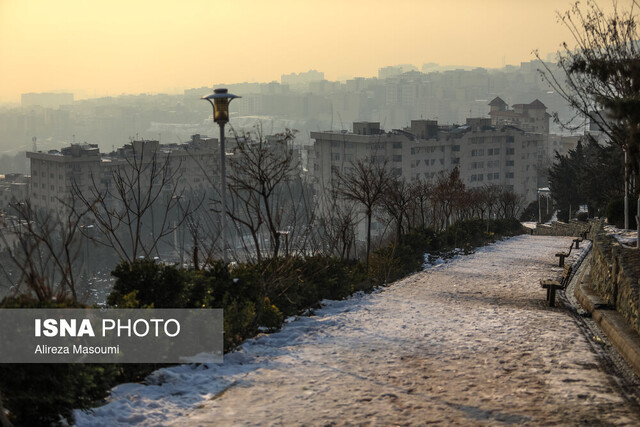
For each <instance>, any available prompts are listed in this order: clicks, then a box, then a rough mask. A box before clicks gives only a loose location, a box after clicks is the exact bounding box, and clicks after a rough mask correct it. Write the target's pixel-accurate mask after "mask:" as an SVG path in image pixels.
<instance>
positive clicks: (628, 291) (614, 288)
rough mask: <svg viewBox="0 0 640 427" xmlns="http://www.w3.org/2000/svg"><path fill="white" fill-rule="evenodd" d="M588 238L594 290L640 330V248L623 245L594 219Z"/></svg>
mask: <svg viewBox="0 0 640 427" xmlns="http://www.w3.org/2000/svg"><path fill="white" fill-rule="evenodd" d="M589 238H590V239H591V240H592V241H593V246H592V249H591V250H592V255H591V282H592V286H593V289H594V291H595V292H596V293H597V294H598V295H599V296H600V297H601V298H603V299H604V300H605V301H606V302H607V304H609V305H610V306H612V307H615V308H616V310H617V311H618V312H619V313H620V314H622V315H623V316H624V317H625V319H627V321H628V322H629V324H630V325H631V326H632V327H633V328H634V329H635V330H636V331H637V332H639V333H640V317H639V316H638V311H639V307H640V252H638V251H637V250H635V249H628V248H623V247H622V246H621V245H620V244H619V243H618V242H617V241H616V239H615V238H614V237H613V236H610V235H607V234H606V233H605V232H604V231H603V229H602V222H599V223H598V222H595V223H593V226H592V228H591V232H590V233H589Z"/></svg>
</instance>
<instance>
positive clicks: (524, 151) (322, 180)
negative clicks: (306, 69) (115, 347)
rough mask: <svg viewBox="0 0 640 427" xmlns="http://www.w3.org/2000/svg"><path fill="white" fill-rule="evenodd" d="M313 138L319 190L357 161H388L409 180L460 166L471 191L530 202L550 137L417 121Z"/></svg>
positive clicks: (507, 128)
mask: <svg viewBox="0 0 640 427" xmlns="http://www.w3.org/2000/svg"><path fill="white" fill-rule="evenodd" d="M311 138H312V140H314V141H315V142H314V149H313V152H312V153H311V154H312V155H313V160H312V161H310V165H313V166H312V167H313V169H312V172H313V176H314V180H315V183H316V185H317V186H318V188H319V190H320V191H322V190H323V189H326V188H329V187H330V186H331V185H332V180H333V179H334V178H335V173H336V172H340V171H343V170H344V169H345V168H349V167H351V163H352V162H354V161H357V160H359V159H364V158H368V159H370V160H372V161H379V160H382V159H386V160H387V161H388V164H389V167H390V168H391V170H392V172H393V174H394V175H396V176H399V177H404V178H405V179H406V180H409V181H411V180H416V179H421V180H427V181H428V180H434V179H435V178H436V176H437V175H438V174H439V173H440V172H442V171H450V170H452V169H453V168H455V167H457V168H458V169H459V170H460V177H461V179H462V180H463V181H464V183H465V184H466V185H467V186H468V187H471V188H472V187H481V186H484V185H487V184H489V185H490V184H496V185H500V186H502V187H504V188H507V189H510V190H513V191H514V192H516V193H517V194H520V195H522V196H523V198H524V200H525V203H529V202H531V201H533V200H535V199H536V190H537V166H538V164H539V162H540V159H541V156H542V154H543V142H544V139H545V135H544V134H542V133H532V132H526V131H524V130H523V129H520V128H518V127H515V126H511V125H502V126H494V125H492V119H488V118H484V119H483V118H480V119H475V118H474V119H467V123H466V124H465V125H463V126H439V125H438V123H437V121H435V120H412V121H411V126H410V127H408V128H405V129H402V130H392V131H388V132H387V131H384V130H382V129H381V128H380V123H377V122H356V123H354V124H353V132H347V131H340V132H335V131H328V132H312V133H311Z"/></svg>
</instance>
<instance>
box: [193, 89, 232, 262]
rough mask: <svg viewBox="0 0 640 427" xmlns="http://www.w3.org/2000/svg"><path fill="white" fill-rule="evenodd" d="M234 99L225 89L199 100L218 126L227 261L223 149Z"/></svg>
mask: <svg viewBox="0 0 640 427" xmlns="http://www.w3.org/2000/svg"><path fill="white" fill-rule="evenodd" d="M234 98H240V97H239V96H237V95H233V94H231V93H228V91H227V89H224V88H219V89H214V91H213V93H212V94H210V95H206V96H203V97H202V98H201V99H205V100H207V101H209V104H211V107H212V108H213V121H214V122H216V123H217V124H218V126H220V201H221V208H222V213H221V215H220V237H221V238H222V260H223V261H225V262H226V260H227V238H226V235H225V233H226V224H225V223H226V215H227V201H226V192H227V173H226V165H225V156H226V152H225V149H224V125H226V124H227V123H228V122H229V103H230V102H231V100H232V99H234Z"/></svg>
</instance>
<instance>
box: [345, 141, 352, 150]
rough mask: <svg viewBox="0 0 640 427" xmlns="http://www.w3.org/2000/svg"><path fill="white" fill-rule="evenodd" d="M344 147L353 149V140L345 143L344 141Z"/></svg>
mask: <svg viewBox="0 0 640 427" xmlns="http://www.w3.org/2000/svg"><path fill="white" fill-rule="evenodd" d="M344 148H345V149H351V148H353V142H345V143H344Z"/></svg>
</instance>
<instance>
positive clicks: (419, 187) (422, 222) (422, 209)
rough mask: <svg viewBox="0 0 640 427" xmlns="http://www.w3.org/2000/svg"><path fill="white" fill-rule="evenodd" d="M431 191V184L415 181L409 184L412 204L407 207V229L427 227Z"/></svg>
mask: <svg viewBox="0 0 640 427" xmlns="http://www.w3.org/2000/svg"><path fill="white" fill-rule="evenodd" d="M431 191H432V188H431V184H430V183H428V182H425V181H422V180H416V181H414V182H412V183H411V199H412V203H411V205H410V206H409V212H410V216H409V218H410V223H409V228H417V227H420V228H426V227H427V223H428V218H429V207H430V206H429V203H430V199H431Z"/></svg>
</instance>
